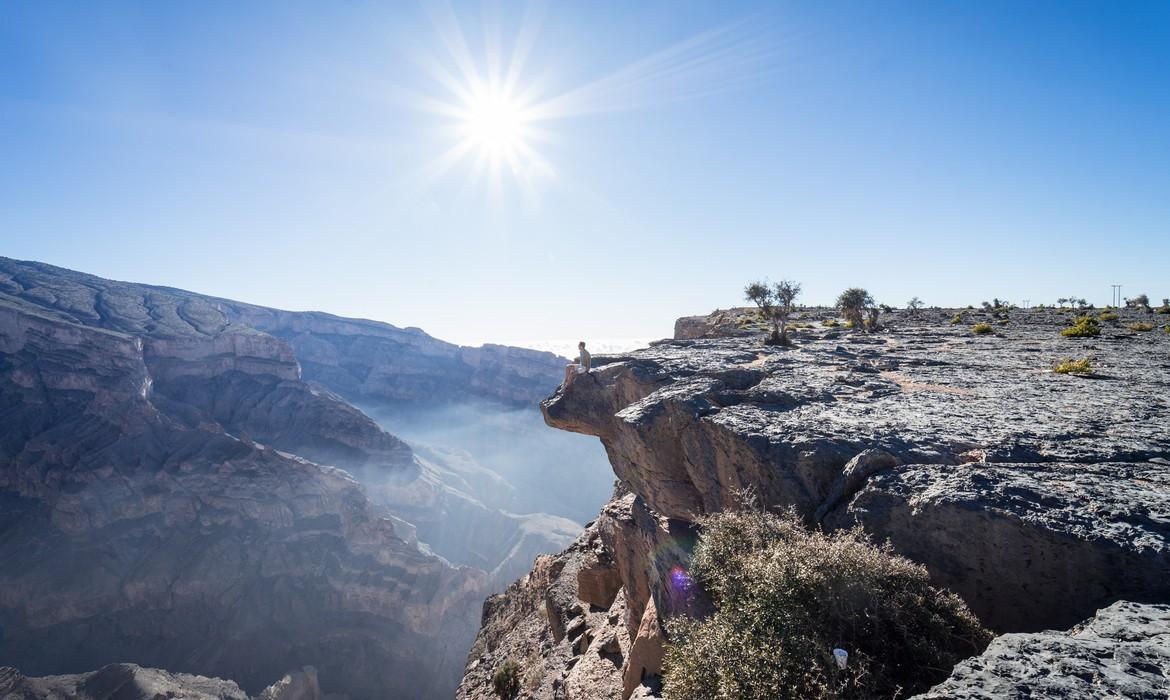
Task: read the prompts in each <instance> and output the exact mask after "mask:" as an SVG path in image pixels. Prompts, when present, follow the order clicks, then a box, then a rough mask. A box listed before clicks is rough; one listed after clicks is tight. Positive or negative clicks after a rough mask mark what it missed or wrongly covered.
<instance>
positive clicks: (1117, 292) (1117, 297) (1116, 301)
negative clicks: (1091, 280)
mask: <svg viewBox="0 0 1170 700" xmlns="http://www.w3.org/2000/svg"><path fill="white" fill-rule="evenodd" d="M1109 286H1111V287H1113V297H1112V305H1113V306H1116V307H1120V306H1121V285H1120V284H1111V285H1109Z"/></svg>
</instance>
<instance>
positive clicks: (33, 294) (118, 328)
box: [0, 258, 608, 590]
mask: <svg viewBox="0 0 1170 700" xmlns="http://www.w3.org/2000/svg"><path fill="white" fill-rule="evenodd" d="M0 311H3V312H5V313H8V314H10V315H9V316H7V317H6V318H5V319H0V322H3V324H4V327H5V329H6V332H7V333H9V334H10V335H11V337H13V338H17V337H23V335H22V334H24V333H25V332H26V331H27V328H26V325H27V323H28V322H29V321H28V319H39V320H41V321H47V320H52V321H55V322H56V323H55V325H54V329H55V330H53V331H52V332H53V333H56V334H68V333H71V332H74V331H69V330H63V329H68V328H72V327H74V326H76V327H80V328H81V329H90V330H91V331H95V332H98V331H105V332H106V333H105V334H100V333H91V334H90V336H88V339H87V341H86V342H97V341H94V340H93V339H94V338H99V339H100V341H101V342H100V343H98V345H95V346H94V347H92V348H90V349H87V350H85V351H84V352H86V353H88V356H87V358H86V359H85V364H84V365H78V366H74V365H72V364H71V362H72V358H70V357H67V356H62V357H61V365H60V366H61V368H62V373H63V375H64V374H68V375H70V378H69V381H74V382H80V381H83V376H82V375H83V374H84V372H85V371H87V370H88V368H90V367H95V366H101V363H102V362H103V361H106V360H104V359H103V358H102V357H101V356H102V355H103V353H107V352H108V353H112V356H113V357H117V356H118V353H120V352H122V350H120V349H112V345H116V344H117V343H118V342H130V343H137V344H140V345H141V348H138V349H136V350H130V351H129V354H130V355H131V356H133V358H134V359H133V361H134V362H136V363H139V364H140V365H141V366H142V367H140V370H141V371H140V372H139V374H138V375H136V376H135V379H134V381H137V382H140V386H139V389H140V390H141V391H142V392H145V394H144V396H145V397H146V398H147V399H148V401H149V402H150V403H151V404H152V405H154V406H155V407H157V408H159V410H161V411H164V412H165V413H166V414H167V415H168V418H170V419H171V420H173V421H175V422H178V423H180V424H182V425H183V426H184V427H186V428H190V429H193V430H197V431H212V432H224V433H227V434H229V435H231V436H233V437H236V438H238V439H240V440H242V441H244V442H246V443H256V444H260V445H264V446H267V447H273V448H276V449H278V450H280V451H282V452H288V453H292V454H295V455H297V456H298V457H303V458H305V459H309V460H311V461H314V462H317V463H319V464H329V465H334V466H339V467H342V468H345V469H346V470H348V471H349V472H350V473H351V474H354V475H355V476H356V477H358V478H359V480H360V481H361V482H362V483H363V484H365V485H367V486H368V487H370V489H371V493H372V495H373V497H374V498H375V499H376V500H377V501H378V502H379V504H380V505H385V506H387V507H390V508H391V509H392V510H393V513H394V515H395V516H396V517H397V518H398V519H399V523H400V524H401V525H402V526H403V527H402V531H403V535H404V536H408V537H409V538H417V539H418V540H421V541H423V542H425V543H426V544H427V545H428V546H429V547H430V548H431V549H432V550H433V551H434V552H436V553H438V554H440V555H441V556H443V557H445V558H447V559H448V560H450V561H452V562H454V563H457V564H462V565H469V566H475V567H477V568H482V569H484V570H486V571H488V572H489V574H490V579H491V583H490V584H489V585H490V586H492V588H493V589H495V590H498V589H500V588H502V587H503V586H504V585H506V583H507V582H509V581H511V580H514V578H515V577H516V576H518V575H519V574H521V573H523V572H524V571H526V570H527V569H528V567H529V566H530V564H531V559H532V557H533V556H534V555H535V554H536V553H539V552H551V551H557V550H559V549H561V548H563V547H564V546H566V545H567V544H568V543H569V542H571V541H572V540H573V537H575V536H576V533H577V531H578V530H579V527H578V525H579V523H578V524H573V523H570V522H569V521H568V520H565V519H563V518H557V517H555V516H552V515H548V514H546V513H542V512H541V511H540V508H539V507H538V506H539V504H534V503H532V502H531V499H530V498H525V499H524V501H523V502H516V499H513V498H509V497H508V495H507V494H508V493H512V492H517V491H519V490H520V489H514V488H512V486H510V485H509V484H507V483H502V484H496V483H486V482H487V481H491V480H493V479H494V480H495V481H497V482H498V481H501V479H500V477H499V476H498V475H497V474H495V473H493V472H491V471H490V470H486V469H479V470H478V471H479V472H480V473H482V474H483V475H484V476H482V477H478V476H477V479H478V480H477V481H475V482H474V483H467V481H466V480H465V479H464V478H463V477H464V476H465V475H466V474H468V473H470V472H464V473H463V474H460V473H456V471H457V469H451V468H448V467H449V466H450V465H451V464H454V465H459V464H460V463H461V462H462V461H465V460H463V458H461V457H458V456H455V457H453V458H452V459H449V460H445V459H444V458H445V457H446V456H448V455H444V454H435V453H434V451H433V450H432V453H431V454H427V455H426V457H425V458H422V459H419V458H416V455H415V454H414V452H413V451H412V450H411V448H410V447H409V446H407V445H406V443H405V442H403V441H402V440H400V439H398V438H397V437H395V436H393V435H390V434H389V433H387V432H386V431H385V430H383V429H382V428H381V427H380V426H379V425H378V424H377V423H376V422H374V421H373V420H371V418H370V417H369V416H368V415H366V414H365V413H363V411H361V410H358V409H357V408H355V406H353V405H351V404H350V403H348V402H347V401H348V400H357V399H360V400H362V401H363V406H373V407H375V408H379V409H385V410H390V409H397V410H399V411H403V412H407V413H410V414H426V415H430V413H434V415H436V416H437V417H436V418H434V419H433V420H435V421H442V420H444V419H450V420H463V421H467V420H468V419H469V418H474V417H475V412H474V410H472V409H469V408H467V406H469V405H474V406H476V407H480V409H481V411H482V412H483V413H489V414H490V413H491V412H492V411H493V410H494V409H496V410H502V409H499V407H511V408H509V409H508V410H510V411H512V412H518V411H519V409H517V408H516V405H519V404H523V405H524V406H525V407H526V410H529V411H531V410H532V408H533V407H534V406H535V403H536V401H537V400H538V399H539V398H540V397H541V396H543V395H544V394H545V393H547V391H548V389H549V388H550V387H553V386H556V384H557V382H558V381H559V377H560V374H561V362H560V361H559V360H557V359H556V358H555V357H554V356H552V355H551V354H549V353H540V352H535V351H529V350H524V349H520V348H508V347H504V346H494V345H489V346H484V347H482V348H460V347H458V346H455V345H451V344H449V343H443V342H441V341H438V340H435V339H434V338H431V337H430V336H427V335H426V334H425V333H423V332H422V331H420V330H418V329H405V330H404V329H398V328H395V327H393V326H390V325H387V324H382V323H376V322H372V321H362V320H354V319H344V318H339V317H336V316H331V315H328V314H320V313H293V312H283V311H278V310H274V309H266V308H263V307H257V306H251V305H248V304H241V303H239V302H234V301H230V300H226V299H218V298H213V297H206V296H202V295H198V294H194V293H191V292H186V291H182V290H176V289H168V288H160V287H150V286H147V285H138V284H131V283H124V282H114V281H111V280H105V279H101V278H98V277H94V276H91V275H85V274H82V273H77V272H73V271H70V270H63V269H61V268H56V267H52V266H49V265H43V264H39V263H28V262H20V261H14V260H8V259H6V258H0ZM66 341H67V339H65V338H63V337H59V338H57V339H55V340H48V339H46V342H38V341H37V339H33V341H32V342H28V343H24V341H23V340H22V341H21V342H22V343H24V344H22V345H20V346H16V345H13V347H14V348H18V349H19V352H22V353H25V354H26V355H30V354H33V353H35V358H34V359H37V361H39V362H41V364H43V365H48V364H49V363H52V362H54V361H55V360H56V358H57V356H58V354H59V353H62V352H63V351H62V349H61V346H62V344H63V343H65V342H66ZM13 342H14V343H15V342H16V341H15V340H14V341H13ZM16 351H17V350H13V352H16ZM75 370H76V371H75ZM472 400H474V401H473V403H471V404H464V403H459V406H460V407H462V408H463V410H462V412H452V413H451V414H450V415H449V416H448V415H447V414H445V413H443V411H445V410H446V409H445V408H443V406H446V405H447V404H449V403H451V402H462V401H472ZM36 405H37V404H36V403H35V402H31V403H30V402H25V403H24V404H22V405H20V406H15V405H14V406H13V408H12V411H13V413H12V415H13V416H14V420H13V423H15V424H16V425H20V423H21V422H24V421H28V420H30V419H31V416H29V415H18V414H25V413H27V411H26V409H31V408H32V407H34V406H36ZM424 409H425V410H424ZM469 411H470V412H471V415H469ZM43 419H44V422H43V424H42V427H43V425H48V424H49V423H51V420H52V419H51V418H49V417H43ZM536 422H537V423H539V419H537V420H536ZM507 427H508V426H506V425H505V426H504V429H506V428H507ZM13 439H17V438H13ZM539 448H543V449H545V450H546V452H545V454H546V455H547V456H548V458H549V459H550V460H551V459H555V458H554V456H553V455H555V452H554V451H553V450H552V449H550V448H549V447H548V446H547V445H540V446H538V449H539ZM533 459H535V458H533ZM537 461H539V460H537ZM595 461H596V460H595ZM598 466H599V467H600V466H601V465H598ZM472 468H473V469H474V468H475V465H472ZM594 471H598V470H597V469H595V470H594ZM590 476H593V477H594V478H593V483H592V484H591V485H590V486H591V487H590V488H588V489H585V490H586V491H588V492H589V493H591V494H597V495H596V496H594V497H595V498H596V501H595V502H594V503H593V504H591V505H590V506H589V508H588V509H587V510H585V512H584V514H583V515H582V516H581V517H582V519H583V518H584V517H587V516H588V514H591V513H592V512H593V509H594V508H595V507H596V502H599V501H601V500H603V498H604V484H605V483H607V482H608V474H607V473H606V474H605V475H604V478H603V479H602V480H598V479H597V478H596V475H595V474H591V475H590ZM585 478H586V479H587V477H585ZM553 481H555V479H554V480H553ZM599 481H600V483H599ZM525 484H527V482H525ZM598 486H601V487H602V489H601V490H600V491H599V490H598V488H597V487H598ZM501 490H503V491H505V495H504V496H503V497H500V498H492V497H491V496H492V495H494V494H495V493H496V492H498V491H501ZM561 491H563V489H561ZM524 493H525V495H526V496H527V493H528V490H527V489H525V490H524ZM480 496H483V497H484V498H485V499H486V500H488V501H490V502H491V503H490V504H489V503H485V502H484V500H481V499H480V498H479V497H480ZM571 500H572V499H569V498H562V499H561V500H560V501H558V503H557V504H556V505H557V506H558V507H559V508H560V510H555V511H554V512H563V510H564V506H565V501H571ZM516 513H523V514H524V515H517V514H516ZM408 521H409V522H408Z"/></svg>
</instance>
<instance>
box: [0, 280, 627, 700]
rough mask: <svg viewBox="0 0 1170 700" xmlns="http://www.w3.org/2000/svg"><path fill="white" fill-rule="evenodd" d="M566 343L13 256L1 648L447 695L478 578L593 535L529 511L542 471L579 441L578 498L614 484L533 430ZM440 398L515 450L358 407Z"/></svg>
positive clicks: (56, 670) (226, 675)
mask: <svg viewBox="0 0 1170 700" xmlns="http://www.w3.org/2000/svg"><path fill="white" fill-rule="evenodd" d="M563 362H564V361H563V360H561V359H559V358H557V357H555V356H554V355H552V354H550V353H540V352H535V351H529V350H523V349H519V348H508V347H502V346H484V347H481V348H462V347H459V346H455V345H451V344H449V343H444V342H442V341H438V340H436V339H434V338H431V337H430V336H428V335H426V334H425V333H424V332H422V331H421V330H419V329H417V328H406V329H400V328H396V327H394V326H389V325H387V324H381V323H375V322H371V321H362V320H353V319H344V318H339V317H335V316H330V315H328V314H321V313H295V312H284V311H277V310H273V309H266V308H263V307H257V306H251V305H247V304H242V303H238V302H233V301H230V300H225V299H218V298H213V297H207V296H203V295H199V294H194V293H191V292H185V291H182V290H176V289H170V288H163V287H152V286H148V285H139V284H132V283H123V282H114V281H110V280H104V279H101V278H98V277H93V276H91V275H85V274H82V273H78V272H73V271H69V270H64V269H61V268H55V267H52V266H50V265H45V264H41V263H29V262H21V261H16V260H10V259H7V258H0V560H3V561H4V562H5V566H4V567H3V569H2V570H0V662H2V663H3V664H5V665H9V666H11V667H15V668H17V669H19V670H20V671H19V673H20V674H21V677H22V678H36V677H40V676H56V675H59V674H83V673H91V672H95V671H94V670H95V669H99V668H102V667H105V666H107V665H109V664H120V663H132V664H138V665H140V666H142V667H147V668H149V667H154V668H157V669H165V670H166V671H165V672H171V673H190V674H198V675H201V676H212V677H219V678H223V679H230V680H231V681H232V682H235V683H238V684H239V687H240V688H241V692H245V693H249V694H256V693H259V692H261V691H262V690H263V689H265V688H267V687H268V686H270V685H271V684H272V683H273V682H274V681H276V680H277V679H280V678H281V677H282V676H283V675H284V674H286V673H287V672H289V671H290V670H293V669H299V668H301V667H302V666H313V667H315V669H316V672H317V677H319V680H320V686H321V688H322V689H323V692H325V693H332V694H339V695H342V696H348V697H351V698H354V699H355V700H356V699H358V698H382V697H418V698H440V697H449V696H450V693H451V690H452V689H453V688H454V686H455V685H456V683H457V682H458V679H459V676H460V669H461V668H462V666H463V661H464V658H465V654H466V649H467V645H468V644H469V643H470V641H471V639H472V637H473V635H474V631H475V627H476V624H477V622H478V617H479V606H480V603H481V601H482V599H483V597H484V596H485V595H487V594H488V593H490V592H491V591H493V590H499V589H500V588H502V587H503V586H504V585H506V583H507V582H508V581H511V580H513V579H514V578H516V576H518V575H519V573H521V572H522V571H524V570H526V569H527V568H528V567H529V566H530V565H531V562H532V559H533V557H534V556H535V555H536V554H537V553H540V552H549V551H556V550H558V549H560V548H561V547H563V546H565V545H566V544H568V543H569V542H571V541H572V538H573V536H574V535H575V533H576V531H577V530H579V527H580V522H581V520H575V521H574V520H570V519H569V518H567V517H565V516H564V515H559V514H556V513H555V512H545V511H536V510H527V511H525V510H523V509H522V508H523V507H524V506H525V505H526V504H531V503H532V502H534V500H535V499H534V498H533V496H532V494H533V492H535V491H539V490H543V489H544V488H546V486H547V484H548V483H549V482H550V481H555V480H556V479H557V478H562V479H563V478H564V477H563V476H560V475H554V476H552V477H546V476H545V472H555V471H556V470H555V469H554V467H556V468H560V467H562V466H563V462H562V460H563V459H565V457H566V455H573V456H575V457H576V458H577V459H578V460H579V461H578V464H579V467H580V469H579V471H577V472H576V473H575V479H576V481H577V483H579V484H580V488H579V489H578V490H577V492H576V495H578V496H580V501H575V502H574V503H573V507H574V508H576V509H577V511H580V510H581V509H582V508H583V507H585V508H594V507H596V504H597V503H599V502H602V501H603V500H604V495H603V494H604V493H606V492H607V491H608V490H609V488H610V485H611V484H612V474H611V473H610V471H609V468H608V465H607V464H606V463H605V461H604V458H603V457H601V455H600V453H599V451H598V450H596V449H595V448H594V447H593V446H592V445H588V444H587V445H585V446H584V447H582V442H583V441H584V440H583V439H570V440H568V441H564V440H550V439H549V438H548V437H547V436H546V433H548V431H547V430H544V429H543V428H542V429H541V431H540V433H536V432H535V431H534V430H533V428H534V426H535V425H536V424H538V423H539V414H537V412H536V410H535V403H536V401H537V400H538V399H539V398H540V397H541V396H543V395H545V394H546V393H547V392H548V391H550V390H551V389H552V388H553V387H555V386H556V384H557V382H558V381H559V376H560V374H561V369H562V367H563ZM359 405H360V406H361V407H362V408H359V407H358V406H359ZM363 409H364V410H363ZM442 411H447V412H450V411H460V412H461V413H460V415H462V416H463V419H464V421H465V425H466V426H468V429H471V428H476V427H477V426H478V428H479V429H480V430H483V429H484V428H483V426H482V425H481V424H482V423H483V422H484V421H491V422H493V424H495V425H496V427H497V428H502V429H506V431H507V434H508V436H509V440H510V442H511V444H512V448H513V449H514V450H517V451H519V452H521V453H528V454H527V455H526V460H525V461H524V463H523V465H522V466H521V467H519V468H518V469H513V472H512V473H511V474H510V475H509V476H510V477H511V478H510V479H506V478H504V477H502V476H501V475H499V474H498V473H496V472H494V471H492V470H491V469H490V468H488V467H486V466H484V465H482V464H480V463H478V461H477V456H476V454H475V453H474V452H472V451H469V449H468V448H469V447H470V448H472V449H474V447H475V442H474V440H471V439H468V440H466V441H464V444H462V446H460V445H459V444H455V445H449V444H441V443H438V444H420V445H419V446H418V449H415V448H414V447H412V446H411V445H410V444H408V443H407V442H406V441H404V440H402V439H400V438H399V437H397V436H395V435H393V434H391V433H390V432H388V431H387V430H386V429H385V428H384V426H383V425H380V424H379V423H378V422H376V421H375V420H374V419H372V418H371V417H370V415H372V414H376V413H379V412H381V413H385V414H387V415H392V416H403V415H406V416H415V417H416V418H417V416H421V415H429V414H430V413H432V412H442ZM525 413H527V416H525V415H524V414H525ZM416 422H417V421H416ZM585 442H587V441H585ZM488 456H489V457H491V458H492V459H493V460H495V461H497V462H503V463H507V462H508V461H509V460H508V455H507V454H506V453H505V452H502V451H499V450H492V451H489V455H488ZM590 459H592V462H590ZM591 464H592V466H593V472H592V477H593V479H592V482H591V481H590V474H589V473H587V472H586V470H587V469H588V468H589V466H590V465H591ZM525 470H527V471H525ZM591 483H592V486H591ZM591 493H592V494H597V495H596V496H595V500H593V501H592V502H591V505H588V506H583V505H582V502H583V501H584V499H587V498H589V496H590V494H591ZM485 500H486V501H487V502H485ZM562 505H563V506H564V505H565V504H562ZM561 512H562V513H566V514H570V515H571V514H572V510H571V509H570V508H568V507H567V506H566V507H562V508H561ZM151 672H152V673H153V671H151ZM15 673H16V672H15V671H13V672H12V674H15ZM159 673H164V671H159ZM12 674H10V677H12V678H15V677H16V676H15V675H12ZM79 682H80V681H79Z"/></svg>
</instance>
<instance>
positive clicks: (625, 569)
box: [456, 493, 709, 700]
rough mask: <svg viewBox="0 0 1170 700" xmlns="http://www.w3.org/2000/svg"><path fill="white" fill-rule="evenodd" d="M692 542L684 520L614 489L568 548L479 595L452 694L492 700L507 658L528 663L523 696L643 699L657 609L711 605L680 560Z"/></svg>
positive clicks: (655, 643)
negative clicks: (474, 627)
mask: <svg viewBox="0 0 1170 700" xmlns="http://www.w3.org/2000/svg"><path fill="white" fill-rule="evenodd" d="M693 546H694V531H693V528H692V527H691V526H690V524H685V525H684V524H682V523H678V522H674V521H670V520H668V519H666V518H662V517H661V516H658V515H657V514H655V513H654V512H652V511H651V510H650V509H649V508H647V507H646V504H645V503H644V502H643V501H642V500H641V499H640V498H638V497H637V496H635V495H634V494H622V493H618V494H615V497H614V499H613V500H612V501H611V502H610V503H608V504H606V506H605V507H604V508H602V511H601V513H600V514H599V516H598V518H597V520H595V521H594V522H592V523H590V524H589V526H588V527H587V528H586V529H585V532H583V533H582V534H581V536H580V537H578V538H577V540H576V541H575V542H574V543H573V545H572V546H570V547H569V548H568V549H566V550H565V551H564V552H562V553H560V554H559V555H556V556H544V557H539V558H538V559H537V561H536V565H535V567H534V568H533V569H532V572H531V573H529V574H528V575H527V576H525V577H524V578H522V579H521V580H520V581H518V582H516V583H515V584H513V585H512V586H510V587H509V588H508V589H507V590H506V591H505V592H504V593H502V594H500V595H496V596H492V597H491V598H489V599H488V600H487V602H486V603H484V608H483V619H482V622H481V627H480V631H479V635H478V636H477V637H476V641H475V644H474V645H473V647H472V649H471V653H470V655H469V658H468V665H467V669H466V671H465V674H464V677H463V683H462V684H461V685H460V686H459V691H458V693H457V695H456V697H457V698H461V699H466V700H490V699H491V698H494V697H495V695H494V693H493V691H492V688H491V678H492V675H493V674H494V673H495V671H496V669H498V668H500V667H501V666H502V665H503V663H504V662H505V661H506V660H508V659H513V660H515V661H517V662H518V663H520V664H521V666H522V667H523V668H524V669H526V670H525V688H526V690H525V695H524V697H532V698H541V699H548V700H553V699H561V700H569V699H576V700H626V699H627V698H629V697H631V696H636V697H649V695H647V693H651V692H656V689H658V688H659V687H660V683H659V680H660V679H659V675H660V674H661V664H662V651H663V642H664V637H663V636H662V634H661V625H660V621H659V616H658V611H659V610H664V611H669V612H670V614H683V613H686V614H702V613H703V612H706V611H707V610H709V606H708V604H706V603H705V601H703V600H702V599H701V598H700V593H699V592H698V591H697V590H695V589H694V587H693V586H692V585H691V582H690V581H689V579H688V578H686V576H685V572H684V570H683V568H682V564H684V563H685V562H686V561H687V560H688V558H689V556H690V551H691V548H692V547H693Z"/></svg>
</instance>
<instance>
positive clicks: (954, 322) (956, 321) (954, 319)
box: [951, 311, 963, 326]
mask: <svg viewBox="0 0 1170 700" xmlns="http://www.w3.org/2000/svg"><path fill="white" fill-rule="evenodd" d="M962 322H963V312H962V311H960V312H959V313H957V314H955V315H954V316H952V317H951V325H952V326H957V325H959V324H960V323H962Z"/></svg>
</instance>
